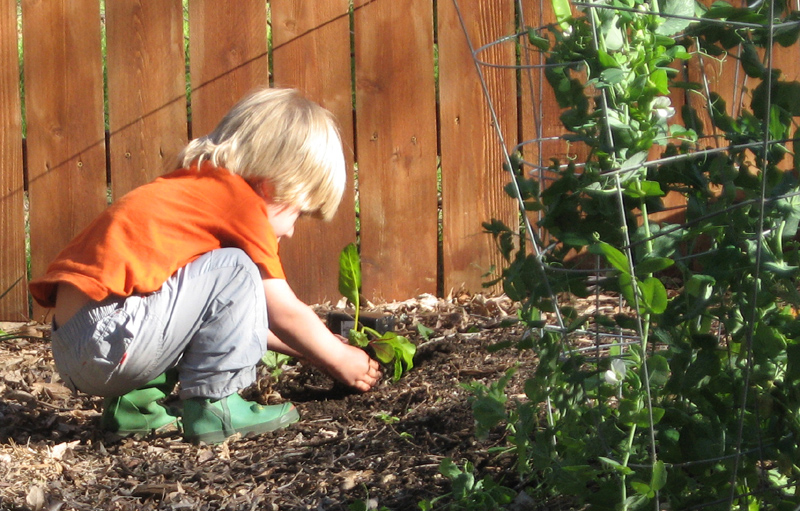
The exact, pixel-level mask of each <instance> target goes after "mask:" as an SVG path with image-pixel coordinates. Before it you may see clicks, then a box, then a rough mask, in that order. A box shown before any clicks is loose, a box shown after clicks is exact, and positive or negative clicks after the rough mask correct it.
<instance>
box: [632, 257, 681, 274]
mask: <svg viewBox="0 0 800 511" xmlns="http://www.w3.org/2000/svg"><path fill="white" fill-rule="evenodd" d="M673 264H675V261H673V260H672V259H670V258H668V257H645V258H644V259H642V260H641V261H639V262H638V263H636V268H635V270H636V275H650V274H652V273H656V272H659V271H661V270H665V269H667V268H669V267H670V266H672V265H673Z"/></svg>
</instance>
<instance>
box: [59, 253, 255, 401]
mask: <svg viewBox="0 0 800 511" xmlns="http://www.w3.org/2000/svg"><path fill="white" fill-rule="evenodd" d="M267 332H268V322H267V304H266V299H265V297H264V287H263V285H262V282H261V276H260V273H259V270H258V268H257V267H256V265H255V263H253V261H252V260H250V258H249V257H248V256H247V255H246V254H245V253H244V252H243V251H241V250H239V249H235V248H223V249H219V250H214V251H212V252H209V253H207V254H205V255H203V256H201V257H200V258H198V259H196V260H195V261H193V262H191V263H189V264H187V265H186V266H184V267H183V268H181V269H179V270H178V271H177V272H175V274H174V275H172V277H170V278H169V280H167V281H166V282H165V283H164V285H163V286H162V287H161V289H160V290H158V291H156V292H155V293H152V294H149V295H144V296H130V297H128V298H109V299H107V300H105V301H103V302H100V303H93V304H90V305H87V306H85V307H84V308H83V309H81V310H80V311H79V312H78V313H77V314H76V315H75V316H74V317H72V318H70V320H69V321H67V323H66V324H64V325H59V326H56V325H54V331H53V335H52V338H53V344H52V346H53V358H54V359H55V362H56V368H57V369H58V372H59V374H60V375H61V377H62V379H63V380H64V382H65V383H66V384H67V386H68V387H70V388H72V389H73V390H75V389H78V390H81V391H83V392H86V393H87V394H93V395H98V396H120V395H123V394H126V393H128V392H130V391H131V390H134V389H136V388H138V387H141V386H142V385H144V384H145V383H147V382H149V381H150V380H152V379H154V378H156V377H157V376H159V375H160V374H162V373H163V372H164V371H166V370H168V369H172V368H177V370H178V373H179V377H180V382H181V391H180V397H181V398H182V399H188V398H191V397H206V398H223V397H225V396H229V395H231V394H233V393H234V392H236V391H238V390H240V389H243V388H245V387H247V386H248V385H250V384H251V383H253V381H254V380H255V375H256V371H255V366H256V364H257V363H258V361H259V360H260V359H261V357H262V356H263V355H264V353H265V352H266V349H267Z"/></svg>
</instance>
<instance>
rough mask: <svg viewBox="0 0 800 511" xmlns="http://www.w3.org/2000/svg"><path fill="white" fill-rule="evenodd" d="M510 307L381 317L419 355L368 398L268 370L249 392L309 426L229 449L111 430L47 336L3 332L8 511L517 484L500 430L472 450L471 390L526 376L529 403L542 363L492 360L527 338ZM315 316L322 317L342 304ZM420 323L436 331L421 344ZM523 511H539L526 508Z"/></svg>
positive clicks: (395, 504)
mask: <svg viewBox="0 0 800 511" xmlns="http://www.w3.org/2000/svg"><path fill="white" fill-rule="evenodd" d="M516 308H517V304H515V303H513V302H511V301H510V300H508V299H507V298H505V297H502V296H500V297H486V296H482V295H478V296H469V295H461V296H456V297H451V298H449V299H447V300H437V299H435V298H434V297H432V296H427V295H424V296H421V297H419V298H417V299H414V300H409V301H406V302H398V303H391V304H386V305H383V306H380V307H375V308H374V309H373V310H376V311H383V312H386V313H390V314H392V315H393V317H394V319H395V322H396V325H395V331H397V332H398V333H400V334H402V335H405V336H407V337H408V338H409V340H411V341H412V342H414V343H415V344H416V345H417V346H418V350H417V354H416V356H415V358H414V368H413V370H411V371H410V372H408V373H407V374H406V375H404V376H403V377H402V378H401V379H400V380H399V381H397V382H392V381H391V378H390V377H389V376H385V377H384V381H383V382H382V383H380V384H379V385H378V386H377V387H376V388H374V389H373V390H371V391H370V392H367V393H363V394H362V393H354V392H351V391H348V390H347V389H344V388H342V387H340V386H339V385H337V384H334V383H333V382H332V381H331V380H330V379H328V378H327V377H326V376H324V375H322V374H321V373H319V372H318V371H317V370H316V369H314V368H312V367H306V366H304V365H302V364H301V363H299V362H296V361H294V362H293V361H290V362H289V363H288V364H286V365H284V366H282V367H281V368H280V371H279V374H277V375H275V374H273V373H272V372H271V371H270V369H268V368H267V367H265V366H260V367H259V378H258V381H257V383H256V384H254V385H253V386H252V387H250V388H248V389H246V390H245V391H244V392H243V394H244V395H245V397H247V398H249V399H253V400H256V401H259V402H261V403H267V404H273V403H280V402H283V401H286V400H290V401H292V402H294V403H295V404H296V406H297V408H298V409H299V411H300V414H301V417H302V419H301V421H300V422H298V423H296V424H293V425H291V426H290V427H288V428H286V429H284V430H281V431H277V432H273V433H267V434H263V435H260V436H255V437H248V438H240V437H234V438H232V439H229V440H228V441H226V442H225V443H222V444H219V445H202V444H201V445H193V444H189V443H186V442H184V441H183V439H182V438H181V436H180V434H176V433H173V434H164V435H159V436H155V435H151V436H149V437H145V438H120V437H118V436H116V435H113V434H109V433H105V432H103V431H101V430H100V428H99V420H100V411H101V406H102V399H101V398H97V397H91V396H86V395H82V394H79V395H72V394H70V392H69V391H68V390H67V389H66V388H65V387H64V386H63V385H62V384H61V383H60V382H59V380H58V376H57V374H55V373H54V365H53V359H52V355H51V352H50V349H49V343H48V341H47V335H48V330H47V328H46V327H44V326H41V325H35V324H34V325H8V324H6V325H0V327H2V328H3V329H4V330H5V331H6V332H7V333H14V336H13V337H12V338H10V339H8V338H6V339H4V340H2V341H0V510H4V511H5V510H35V511H40V510H48V511H67V510H97V509H101V510H126V511H127V510H155V509H160V510H173V509H174V510H178V509H192V510H197V511H201V510H262V509H263V510H306V509H313V510H331V511H334V510H350V509H381V508H384V507H385V508H387V509H389V510H392V511H406V510H415V509H418V503H419V502H420V501H422V500H425V499H433V498H435V497H437V496H440V495H443V494H447V493H448V492H450V491H451V482H450V480H449V479H447V478H445V477H444V476H442V475H441V474H440V473H439V465H440V463H441V462H442V460H444V459H445V458H451V459H453V460H454V461H455V462H456V464H457V465H458V466H459V467H463V464H464V462H465V461H469V462H471V463H473V464H474V466H475V473H476V475H477V477H478V478H482V477H484V476H486V475H491V476H492V477H493V478H494V479H495V480H497V481H503V483H504V484H506V485H507V486H511V487H515V485H516V484H517V479H516V477H515V470H514V467H513V457H512V456H511V454H509V453H507V452H503V451H502V450H498V449H496V448H497V447H501V446H505V445H507V444H506V439H505V438H504V435H505V434H506V432H505V429H504V428H503V426H502V425H500V426H498V427H497V428H495V429H494V430H492V431H491V432H490V434H489V435H488V436H487V437H486V438H481V439H476V437H475V431H474V419H473V415H472V411H471V404H470V395H471V394H470V392H469V391H468V390H467V389H465V386H464V385H465V384H470V383H472V382H482V383H484V384H487V385H488V384H491V383H492V382H495V381H497V380H498V379H499V378H500V377H501V376H503V375H504V374H505V373H506V371H508V370H509V369H511V368H515V367H516V368H518V370H517V372H516V374H515V376H514V377H513V378H512V380H511V384H510V386H509V389H508V392H509V394H510V395H511V396H512V399H513V398H514V396H516V398H518V399H522V398H524V395H523V394H522V392H523V391H522V389H521V387H522V381H523V379H524V377H523V375H525V374H526V373H527V372H529V371H530V370H531V368H532V367H534V364H535V360H534V357H533V354H532V353H531V352H530V351H529V350H528V351H518V350H516V349H514V348H510V349H503V350H500V351H494V352H490V351H489V350H487V349H486V348H487V347H488V346H492V345H495V344H497V343H500V342H505V341H512V343H513V342H514V341H517V340H519V339H520V338H521V336H522V335H524V330H523V328H522V327H521V325H519V324H514V318H515V317H516ZM315 309H316V310H317V313H318V314H319V315H320V317H323V318H324V317H325V316H326V314H327V313H328V311H330V310H331V309H332V307H331V306H330V305H325V306H315ZM418 324H422V325H425V326H426V327H428V328H430V329H431V330H432V333H428V334H427V336H425V337H423V336H422V335H420V333H419V328H418V326H417V325H418ZM509 324H510V326H509ZM388 372H390V371H385V373H388ZM521 496H524V494H521ZM440 502H446V501H440ZM351 506H353V507H351ZM515 506H516V509H539V507H538V506H534V505H532V504H531V503H530V501H525V500H524V499H520V498H518V499H517V502H516V504H515Z"/></svg>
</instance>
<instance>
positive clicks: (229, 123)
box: [30, 89, 381, 443]
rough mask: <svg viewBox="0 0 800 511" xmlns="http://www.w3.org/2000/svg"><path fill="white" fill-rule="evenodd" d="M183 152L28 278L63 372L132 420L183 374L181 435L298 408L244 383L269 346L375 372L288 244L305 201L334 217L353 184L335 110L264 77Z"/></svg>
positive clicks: (212, 434)
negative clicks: (260, 395)
mask: <svg viewBox="0 0 800 511" xmlns="http://www.w3.org/2000/svg"><path fill="white" fill-rule="evenodd" d="M180 163H181V168H179V169H178V170H175V171H173V172H171V173H170V174H167V175H165V176H162V177H160V178H158V179H156V180H155V181H153V182H151V183H149V184H147V185H144V186H141V187H139V188H137V189H136V190H133V191H132V192H130V193H129V194H127V195H125V196H124V197H122V198H121V199H119V200H118V201H117V202H115V203H114V204H113V205H112V206H111V207H109V208H108V209H107V210H106V211H105V212H104V213H102V214H101V215H100V216H99V217H98V218H97V219H96V220H95V221H94V222H92V223H91V224H90V225H89V226H88V227H87V228H86V229H85V230H84V231H83V232H82V233H80V234H79V235H78V236H77V237H76V238H75V239H74V240H73V241H72V242H71V243H70V244H69V245H68V246H67V247H66V248H65V249H64V250H63V251H62V252H61V253H60V254H59V255H58V256H57V257H56V259H55V261H53V262H52V263H51V264H50V266H49V267H48V269H47V273H46V274H45V275H44V276H42V277H39V278H37V279H35V280H33V281H32V282H31V283H30V290H31V293H32V295H33V297H34V298H35V299H36V301H37V302H38V303H39V304H41V305H42V306H45V307H54V312H53V334H52V348H53V357H54V359H55V362H56V367H57V369H58V372H59V373H60V375H61V377H62V379H63V380H64V382H65V383H66V385H67V386H69V387H70V388H71V389H73V390H75V389H78V390H81V391H83V392H86V393H88V394H94V395H100V396H107V397H106V399H105V401H104V411H103V417H102V421H101V423H102V425H103V427H105V428H106V429H110V430H112V431H116V432H117V433H119V434H122V435H127V434H133V433H146V432H149V431H152V430H159V429H161V428H164V427H167V426H170V425H172V424H175V423H176V417H175V416H174V415H173V412H172V411H170V410H167V409H166V408H165V407H164V406H162V405H161V404H160V403H159V402H158V400H159V399H162V398H164V397H166V396H167V395H169V393H170V392H171V391H172V390H173V388H174V387H175V384H176V382H177V381H180V383H181V390H180V398H181V399H182V401H183V416H182V423H183V430H184V437H185V438H186V439H187V440H189V441H194V442H198V441H203V442H207V443H215V442H221V441H223V440H224V439H225V438H227V437H229V436H231V435H233V434H234V433H242V434H247V433H263V432H266V431H272V430H275V429H278V428H281V427H284V426H286V425H288V424H290V423H292V422H295V421H297V420H299V414H298V413H297V410H296V409H295V408H294V406H293V405H292V404H290V403H285V404H281V405H273V406H260V405H258V404H255V403H252V402H248V401H245V400H244V399H242V398H241V397H240V396H239V394H238V391H239V390H241V389H243V388H245V387H247V386H248V385H250V384H251V383H252V382H253V381H254V379H255V374H256V372H255V366H256V364H257V363H258V362H259V361H260V360H261V357H262V356H263V354H264V352H265V351H266V349H267V347H268V346H269V349H271V350H274V351H277V352H280V353H285V354H288V355H291V356H295V357H302V358H303V359H305V360H307V361H309V362H310V363H312V364H314V365H316V366H318V367H320V368H321V369H322V370H324V371H325V372H327V373H328V374H329V375H331V376H332V377H333V378H335V379H337V380H339V381H341V382H343V383H345V384H347V385H350V386H352V387H355V388H356V389H358V390H360V391H367V390H369V389H370V388H371V387H372V386H374V385H375V384H376V383H377V382H378V381H379V379H380V376H381V374H380V371H379V366H378V363H377V362H376V361H375V360H372V359H371V358H370V357H369V356H368V355H367V354H366V353H365V352H364V351H362V350H360V349H358V348H354V347H352V346H349V345H347V344H346V343H343V342H342V341H341V340H340V339H339V338H337V337H336V336H334V335H333V334H331V333H330V331H328V329H327V328H326V327H325V325H324V324H323V323H322V322H321V321H320V320H319V318H318V317H317V316H316V314H315V313H314V311H313V310H312V309H311V308H309V307H308V306H307V305H305V304H304V303H302V302H301V301H300V300H299V299H298V298H297V297H296V296H295V294H294V293H293V291H292V290H291V288H290V287H289V285H288V284H287V283H286V280H285V276H284V273H283V269H282V266H281V262H280V258H279V256H278V242H279V241H280V239H281V238H282V237H284V236H285V237H290V236H291V235H292V233H293V231H294V224H295V221H296V220H297V218H298V217H299V216H300V215H316V216H319V217H322V218H324V219H326V220H327V219H330V218H331V217H332V216H333V214H334V212H335V211H336V208H337V207H338V205H339V202H340V200H341V197H342V193H343V191H344V186H345V163H344V155H343V153H342V144H341V140H340V138H339V134H338V131H337V129H336V126H335V122H334V119H333V117H332V115H331V114H330V113H329V112H328V111H327V110H325V109H323V108H322V107H320V106H319V105H317V104H315V103H313V102H311V101H309V100H307V99H305V98H303V97H301V96H300V95H299V94H298V93H297V92H296V91H293V90H288V89H264V90H260V91H257V92H255V93H253V94H251V95H249V96H247V97H246V98H244V99H243V100H241V101H240V102H239V103H238V104H237V105H235V106H234V107H233V108H232V109H231V111H230V112H228V114H227V115H226V116H225V118H224V119H223V120H222V121H221V122H220V123H219V125H218V126H217V127H216V129H215V130H214V131H213V132H212V133H210V134H209V135H207V136H205V137H201V138H198V139H195V140H193V141H191V142H190V143H189V144H188V145H187V146H186V148H185V149H184V150H183V152H182V153H181V155H180Z"/></svg>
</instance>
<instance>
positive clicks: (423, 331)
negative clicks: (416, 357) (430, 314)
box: [417, 323, 434, 341]
mask: <svg viewBox="0 0 800 511" xmlns="http://www.w3.org/2000/svg"><path fill="white" fill-rule="evenodd" d="M417 332H419V335H420V336H421V337H422V338H423V339H425V340H426V341H427V340H429V339H430V337H431V334H432V333H433V332H434V330H433V329H432V328H428V327H427V326H425V325H423V324H422V323H417Z"/></svg>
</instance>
